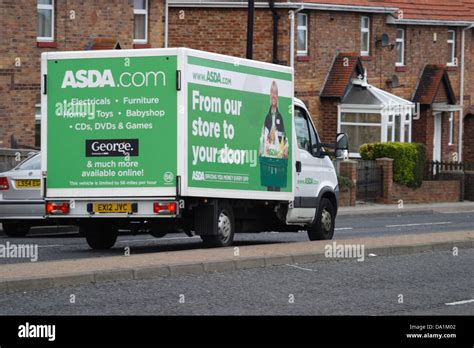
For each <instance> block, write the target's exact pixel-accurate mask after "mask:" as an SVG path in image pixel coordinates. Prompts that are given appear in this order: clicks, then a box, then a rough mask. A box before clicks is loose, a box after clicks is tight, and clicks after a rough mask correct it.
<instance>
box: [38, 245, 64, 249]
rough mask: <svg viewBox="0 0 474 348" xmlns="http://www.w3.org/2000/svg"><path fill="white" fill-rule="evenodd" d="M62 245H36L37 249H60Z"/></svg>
mask: <svg viewBox="0 0 474 348" xmlns="http://www.w3.org/2000/svg"><path fill="white" fill-rule="evenodd" d="M62 246H65V245H63V244H51V245H38V248H53V247H62Z"/></svg>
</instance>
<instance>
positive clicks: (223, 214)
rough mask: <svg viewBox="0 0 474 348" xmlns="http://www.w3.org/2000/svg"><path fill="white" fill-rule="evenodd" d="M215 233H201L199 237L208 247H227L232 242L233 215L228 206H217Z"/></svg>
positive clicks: (233, 230)
mask: <svg viewBox="0 0 474 348" xmlns="http://www.w3.org/2000/svg"><path fill="white" fill-rule="evenodd" d="M216 218H217V235H202V236H201V239H202V240H203V241H204V243H205V244H206V245H208V246H210V247H217V248H220V247H228V246H231V245H232V243H233V242H234V232H235V226H234V215H233V213H232V209H231V207H229V206H223V207H219V209H218V212H217V217H216Z"/></svg>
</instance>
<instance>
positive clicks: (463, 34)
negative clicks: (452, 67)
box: [458, 24, 474, 162]
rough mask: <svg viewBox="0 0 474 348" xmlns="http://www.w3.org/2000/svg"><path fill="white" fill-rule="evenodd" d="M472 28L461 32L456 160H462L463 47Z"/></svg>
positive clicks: (472, 26) (471, 26)
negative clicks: (459, 108)
mask: <svg viewBox="0 0 474 348" xmlns="http://www.w3.org/2000/svg"><path fill="white" fill-rule="evenodd" d="M472 28H474V24H471V25H470V26H468V27H466V28H463V29H462V32H461V82H460V88H461V91H460V93H459V98H460V99H461V100H460V101H459V104H460V107H461V111H460V114H459V131H458V160H459V162H461V161H462V133H463V127H464V126H463V124H464V68H465V66H464V64H465V52H464V51H465V49H466V47H465V46H466V31H467V30H469V29H472Z"/></svg>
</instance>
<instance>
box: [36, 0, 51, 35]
mask: <svg viewBox="0 0 474 348" xmlns="http://www.w3.org/2000/svg"><path fill="white" fill-rule="evenodd" d="M36 12H37V15H38V27H37V37H36V40H37V41H54V0H38V2H37V5H36Z"/></svg>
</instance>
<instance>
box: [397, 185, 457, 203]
mask: <svg viewBox="0 0 474 348" xmlns="http://www.w3.org/2000/svg"><path fill="white" fill-rule="evenodd" d="M400 199H401V200H403V203H404V204H406V203H438V202H459V201H460V181H458V180H438V181H423V184H422V185H421V187H420V188H418V189H412V188H409V187H406V186H401V185H398V184H396V183H394V184H393V188H392V203H394V204H397V203H398V201H399V200H400Z"/></svg>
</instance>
